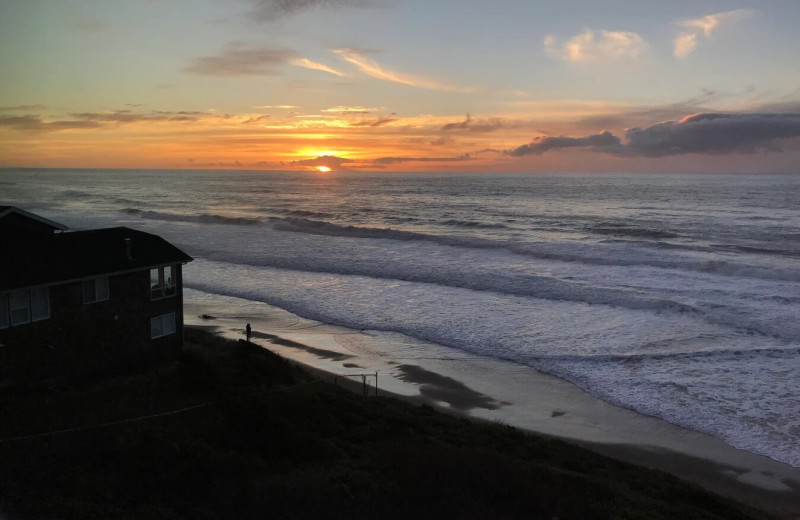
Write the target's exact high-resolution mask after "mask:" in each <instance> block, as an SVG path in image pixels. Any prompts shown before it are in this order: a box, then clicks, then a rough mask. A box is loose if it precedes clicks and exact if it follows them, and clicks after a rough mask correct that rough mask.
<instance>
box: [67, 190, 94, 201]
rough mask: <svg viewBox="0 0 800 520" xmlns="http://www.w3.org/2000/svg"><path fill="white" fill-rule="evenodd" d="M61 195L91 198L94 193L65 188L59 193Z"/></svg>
mask: <svg viewBox="0 0 800 520" xmlns="http://www.w3.org/2000/svg"><path fill="white" fill-rule="evenodd" d="M59 196H61V197H64V198H65V199H89V198H91V197H92V194H90V193H86V192H85V191H79V190H64V191H62V192H60V193H59Z"/></svg>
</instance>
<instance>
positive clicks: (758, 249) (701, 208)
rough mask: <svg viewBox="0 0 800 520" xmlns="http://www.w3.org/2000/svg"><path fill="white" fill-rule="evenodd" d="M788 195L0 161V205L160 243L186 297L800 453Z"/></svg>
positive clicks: (719, 182)
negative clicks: (452, 360) (551, 379)
mask: <svg viewBox="0 0 800 520" xmlns="http://www.w3.org/2000/svg"><path fill="white" fill-rule="evenodd" d="M799 195H800V175H688V174H557V175H556V174H553V175H543V174H531V175H522V174H520V175H498V174H488V173H487V174H456V173H448V174H438V173H429V174H424V173H414V174H396V173H356V172H336V173H327V174H322V173H313V172H242V171H164V170H157V171H155V170H149V171H148V170H127V171H118V170H117V171H113V170H30V169H26V170H15V169H4V170H0V205H14V206H18V207H21V208H23V209H25V210H28V211H31V212H33V213H37V214H40V215H42V216H45V217H47V218H50V219H53V220H55V221H58V222H61V223H64V224H66V225H68V226H70V228H72V229H85V228H93V227H108V226H120V225H123V226H129V227H133V228H137V229H140V230H143V231H148V232H152V233H156V234H159V235H161V236H163V237H165V238H166V239H168V240H170V241H171V242H173V243H174V244H176V245H177V246H178V247H180V248H181V249H183V250H184V251H186V252H187V253H189V254H190V255H192V256H193V257H195V261H194V262H192V263H190V264H188V265H187V266H186V267H185V271H184V276H185V286H186V287H187V288H190V289H192V290H193V291H192V294H210V295H224V296H231V297H237V298H240V299H244V300H248V301H251V302H264V303H267V304H269V305H272V306H276V307H280V308H282V309H285V310H286V311H289V312H291V313H294V314H296V315H298V316H302V317H304V318H309V319H313V320H317V321H319V322H323V323H327V324H333V325H337V326H341V327H346V328H349V329H355V330H360V331H369V332H370V334H372V335H373V336H375V337H378V338H380V337H386V338H392V340H393V341H395V342H396V341H397V339H398V338H401V339H402V341H405V342H406V343H407V344H409V345H414V349H413V351H414V352H415V353H416V355H419V356H420V357H424V356H425V351H426V348H427V347H426V345H427V346H429V347H430V348H433V347H434V346H437V347H438V346H441V347H446V348H448V349H450V351H452V352H457V353H461V354H463V355H464V356H471V357H473V358H475V359H486V360H492V361H493V362H494V361H501V362H503V363H509V364H513V365H514V366H515V367H517V368H519V367H529V368H530V369H531V370H533V369H535V370H538V371H542V372H545V373H548V374H551V375H554V376H556V377H558V378H561V379H564V380H566V381H569V382H570V383H572V384H574V385H576V386H578V387H579V388H581V389H583V390H584V391H586V392H588V393H590V394H591V395H593V396H595V397H597V398H599V399H602V400H604V401H607V402H610V403H612V404H615V405H619V406H622V407H626V408H630V409H633V410H635V411H637V412H640V413H642V414H646V415H652V416H656V417H659V418H662V419H664V420H666V421H668V422H671V423H674V424H677V425H679V426H683V427H685V428H689V429H692V430H696V431H700V432H705V433H708V434H710V435H713V436H715V437H718V438H720V439H722V440H724V441H725V442H727V443H728V444H731V445H733V446H735V447H737V448H741V449H744V450H748V451H751V452H754V453H758V454H762V455H766V456H769V457H771V458H773V459H776V460H778V461H781V462H784V463H788V464H791V465H793V466H796V467H800V442H798V439H800V385H798V376H799V375H800V262H798V259H799V258H800V196H799ZM389 355H391V353H390V354H389ZM469 377H472V378H476V377H481V376H480V374H470V375H469Z"/></svg>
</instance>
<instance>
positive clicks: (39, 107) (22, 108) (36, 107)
mask: <svg viewBox="0 0 800 520" xmlns="http://www.w3.org/2000/svg"><path fill="white" fill-rule="evenodd" d="M45 108H47V107H46V106H45V105H11V106H4V107H0V112H28V111H30V110H43V109H45Z"/></svg>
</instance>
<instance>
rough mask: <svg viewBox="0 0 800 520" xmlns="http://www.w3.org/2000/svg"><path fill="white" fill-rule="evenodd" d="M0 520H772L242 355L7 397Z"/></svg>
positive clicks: (649, 473)
mask: <svg viewBox="0 0 800 520" xmlns="http://www.w3.org/2000/svg"><path fill="white" fill-rule="evenodd" d="M0 406H2V412H3V413H2V417H3V421H0V422H1V423H2V424H0V438H2V439H6V438H9V437H15V436H19V435H25V434H31V433H36V432H47V431H51V430H63V429H69V428H83V427H85V426H86V425H99V424H105V423H109V422H111V423H115V422H116V421H119V420H121V419H128V418H134V417H142V416H151V415H153V414H158V413H161V412H166V411H170V410H176V409H182V408H187V407H195V408H193V409H191V410H187V411H185V412H182V413H176V414H171V415H162V416H158V417H151V418H147V419H142V420H137V421H131V422H123V423H118V422H116V423H115V424H111V425H106V426H99V427H94V428H88V429H78V430H75V431H71V432H67V433H61V434H57V435H44V436H34V437H30V438H25V439H19V440H14V441H10V442H0V461H2V463H1V464H0V517H3V515H4V514H5V515H6V516H7V517H10V518H14V515H19V516H20V517H21V518H26V519H28V518H31V519H37V518H82V519H88V518H131V519H150V518H152V519H156V518H158V519H170V518H175V519H179V518H187V519H188V518H192V519H216V518H237V519H249V518H372V519H374V518H432V517H436V516H438V517H441V518H466V519H469V518H543V519H552V518H559V519H561V520H565V519H573V518H574V519H578V518H580V519H590V518H599V519H602V518H625V519H633V518H647V519H673V518H681V519H712V518H716V519H748V518H769V516H768V515H766V514H765V513H761V512H758V511H755V510H753V509H750V508H748V507H745V506H742V505H740V504H737V503H735V502H733V501H730V500H728V499H724V498H721V497H718V496H715V495H712V494H710V493H708V492H705V491H703V490H702V489H700V488H698V487H696V486H694V485H690V484H688V483H684V482H682V481H680V480H678V479H676V478H674V477H672V476H669V475H667V474H664V473H660V472H657V471H653V470H647V469H643V468H639V467H636V466H632V465H629V464H625V463H622V462H617V461H614V460H611V459H608V458H605V457H602V456H600V455H597V454H594V453H592V452H589V451H587V450H584V449H582V448H579V447H576V446H573V445H570V444H567V443H564V442H561V441H557V440H553V439H549V438H544V437H539V436H535V435H530V434H527V433H524V432H521V431H518V430H515V429H513V428H510V427H506V426H502V425H496V424H483V423H475V422H471V421H468V420H465V419H463V418H459V417H454V416H450V415H447V414H443V413H439V412H437V411H435V410H433V409H431V408H430V407H427V406H414V405H411V404H408V403H405V402H402V401H399V400H396V399H392V398H386V397H369V398H364V397H363V396H361V395H357V394H354V393H349V392H347V391H344V390H342V389H341V388H337V387H334V386H332V385H330V384H327V383H321V382H314V381H313V380H312V378H311V376H309V375H308V374H306V373H304V372H302V371H301V370H299V369H297V368H295V367H293V366H292V365H290V364H289V363H288V362H286V361H285V360H283V359H282V358H280V357H278V356H276V355H274V354H272V353H270V352H269V351H266V350H264V349H261V348H259V347H257V346H254V345H250V344H246V343H243V342H239V343H236V342H232V341H228V340H224V339H221V338H218V337H215V336H212V335H210V334H208V333H205V332H201V331H197V330H189V331H187V346H186V348H185V350H184V352H183V354H182V355H181V356H180V358H179V359H175V360H166V361H163V362H160V363H158V364H156V365H154V366H152V367H150V368H149V369H147V370H145V371H142V372H139V373H136V374H129V375H122V376H119V375H118V376H114V377H106V378H96V379H94V380H90V381H84V382H82V383H80V384H74V385H73V386H72V387H61V388H59V389H56V390H44V389H42V390H39V391H30V392H27V393H26V394H24V395H15V396H7V397H6V398H5V399H4V400H3V401H2V403H0Z"/></svg>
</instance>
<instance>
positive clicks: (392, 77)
mask: <svg viewBox="0 0 800 520" xmlns="http://www.w3.org/2000/svg"><path fill="white" fill-rule="evenodd" d="M332 52H333V53H334V54H336V55H337V56H339V58H341V59H343V60H344V61H346V62H348V63H351V64H353V65H355V66H356V67H358V68H359V69H360V70H361V72H363V73H364V74H366V75H367V76H370V77H373V78H376V79H380V80H383V81H390V82H392V83H400V84H401V85H407V86H409V87H416V88H423V89H428V90H442V91H446V92H475V89H474V88H470V87H459V86H455V85H448V84H447V83H442V82H439V81H437V80H433V79H428V78H420V77H415V76H409V75H406V74H401V73H399V72H394V71H391V70H388V69H384V68H383V67H381V66H380V65H379V64H378V63H376V62H374V61H372V60H369V59H367V57H366V56H364V53H363V52H362V51H358V50H356V49H349V48H342V49H333V51H332Z"/></svg>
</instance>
